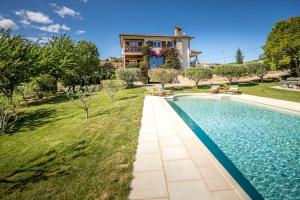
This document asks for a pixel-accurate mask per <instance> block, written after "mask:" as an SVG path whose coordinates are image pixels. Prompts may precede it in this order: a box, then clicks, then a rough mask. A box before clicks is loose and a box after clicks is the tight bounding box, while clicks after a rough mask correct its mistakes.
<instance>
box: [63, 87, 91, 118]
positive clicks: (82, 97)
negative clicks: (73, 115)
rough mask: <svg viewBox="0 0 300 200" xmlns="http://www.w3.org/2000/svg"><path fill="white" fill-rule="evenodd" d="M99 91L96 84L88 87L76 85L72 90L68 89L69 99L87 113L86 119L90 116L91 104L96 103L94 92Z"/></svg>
mask: <svg viewBox="0 0 300 200" xmlns="http://www.w3.org/2000/svg"><path fill="white" fill-rule="evenodd" d="M95 91H97V86H96V85H87V86H86V87H84V88H83V87H79V86H76V87H75V89H74V90H73V91H72V92H70V91H67V95H68V97H69V99H71V100H72V101H73V103H74V104H75V105H76V106H77V107H78V108H80V109H82V110H83V111H84V113H85V119H88V118H89V111H90V107H91V105H92V104H93V103H94V100H93V92H95Z"/></svg>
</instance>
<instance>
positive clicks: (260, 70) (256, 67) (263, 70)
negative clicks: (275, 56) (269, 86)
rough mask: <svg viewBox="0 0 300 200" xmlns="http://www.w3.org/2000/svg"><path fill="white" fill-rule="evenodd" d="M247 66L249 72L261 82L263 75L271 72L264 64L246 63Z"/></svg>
mask: <svg viewBox="0 0 300 200" xmlns="http://www.w3.org/2000/svg"><path fill="white" fill-rule="evenodd" d="M247 65H248V67H249V70H250V71H251V72H253V73H254V74H255V75H256V76H258V77H259V78H260V81H261V82H263V81H264V77H265V75H267V74H268V72H269V71H270V70H271V67H270V66H269V65H267V64H264V63H263V62H253V63H248V64H247Z"/></svg>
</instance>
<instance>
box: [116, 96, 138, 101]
mask: <svg viewBox="0 0 300 200" xmlns="http://www.w3.org/2000/svg"><path fill="white" fill-rule="evenodd" d="M137 97H138V95H134V96H127V97H121V98H118V99H116V100H117V101H123V100H128V99H135V98H137Z"/></svg>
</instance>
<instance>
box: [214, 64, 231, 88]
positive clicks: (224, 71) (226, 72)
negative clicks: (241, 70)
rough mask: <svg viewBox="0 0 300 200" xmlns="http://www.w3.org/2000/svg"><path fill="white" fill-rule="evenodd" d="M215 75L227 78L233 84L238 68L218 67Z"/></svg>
mask: <svg viewBox="0 0 300 200" xmlns="http://www.w3.org/2000/svg"><path fill="white" fill-rule="evenodd" d="M215 73H216V74H217V75H219V76H222V77H225V78H227V80H228V81H229V83H230V84H231V82H232V80H233V79H234V78H235V77H236V67H235V66H234V65H232V64H224V65H217V66H216V68H215Z"/></svg>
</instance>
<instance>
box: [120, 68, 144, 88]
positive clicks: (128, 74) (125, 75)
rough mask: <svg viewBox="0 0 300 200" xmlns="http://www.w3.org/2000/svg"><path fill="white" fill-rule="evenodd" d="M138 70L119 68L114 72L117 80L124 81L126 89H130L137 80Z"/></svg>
mask: <svg viewBox="0 0 300 200" xmlns="http://www.w3.org/2000/svg"><path fill="white" fill-rule="evenodd" d="M139 75H140V70H139V69H137V68H125V69H124V68H119V69H117V70H116V76H117V79H119V80H123V81H125V83H126V85H127V87H132V86H133V82H134V81H137V80H139Z"/></svg>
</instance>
